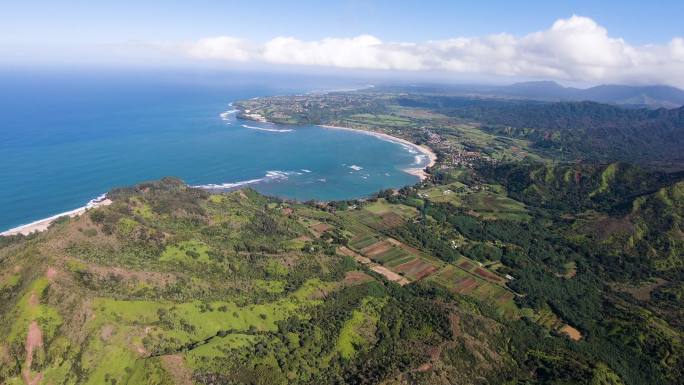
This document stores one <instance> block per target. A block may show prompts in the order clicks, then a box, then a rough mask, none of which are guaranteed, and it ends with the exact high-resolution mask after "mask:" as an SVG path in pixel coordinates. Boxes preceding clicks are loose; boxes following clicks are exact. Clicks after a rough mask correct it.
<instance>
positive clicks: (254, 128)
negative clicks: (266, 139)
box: [242, 124, 294, 132]
mask: <svg viewBox="0 0 684 385" xmlns="http://www.w3.org/2000/svg"><path fill="white" fill-rule="evenodd" d="M242 127H244V128H249V129H251V130H259V131H269V132H292V131H294V130H292V129H289V128H265V127H257V126H248V125H246V124H243V125H242Z"/></svg>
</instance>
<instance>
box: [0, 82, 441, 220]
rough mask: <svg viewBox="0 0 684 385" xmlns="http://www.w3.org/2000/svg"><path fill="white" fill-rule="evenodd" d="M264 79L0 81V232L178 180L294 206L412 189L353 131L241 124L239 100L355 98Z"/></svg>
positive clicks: (380, 144)
mask: <svg viewBox="0 0 684 385" xmlns="http://www.w3.org/2000/svg"><path fill="white" fill-rule="evenodd" d="M358 85H359V84H355V83H353V82H350V81H344V80H335V79H322V78H305V77H301V78H297V77H294V76H277V75H264V74H239V73H238V74H226V73H182V72H178V73H173V72H165V73H153V72H126V73H119V72H106V71H99V72H95V71H91V72H88V71H83V72H79V71H69V72H58V71H37V70H36V71H13V72H12V71H5V72H3V73H0V88H1V89H2V93H1V94H0V162H1V164H0V208H1V209H0V231H4V230H6V229H10V228H13V227H16V226H18V225H21V224H25V223H29V222H32V221H35V220H38V219H41V218H45V217H48V216H52V215H55V214H58V213H61V212H65V211H68V210H72V209H75V208H77V207H81V206H84V205H85V204H86V202H88V201H89V200H90V199H93V198H95V197H97V196H99V195H101V194H103V193H105V192H107V191H109V190H110V189H112V188H113V187H117V186H126V185H132V184H136V183H139V182H143V181H147V180H153V179H158V178H161V177H164V176H177V177H179V178H181V179H183V180H184V181H185V182H186V183H187V184H189V185H193V186H203V187H205V188H212V187H213V188H217V187H224V188H225V187H235V186H240V185H249V186H250V187H252V188H254V189H256V190H258V191H260V192H262V193H265V194H269V195H277V196H281V197H285V198H293V199H299V200H309V199H316V200H337V199H351V198H358V197H364V196H368V195H370V194H372V193H373V192H376V191H378V190H380V189H384V188H390V187H399V186H404V185H410V184H413V183H416V182H417V181H418V178H417V177H415V176H412V175H409V174H407V173H405V172H403V171H402V170H403V169H406V168H409V167H417V166H424V164H425V163H427V159H424V158H418V157H417V156H418V154H417V153H416V152H415V150H412V149H411V148H410V147H407V146H402V145H401V144H397V143H393V142H389V141H385V140H381V139H379V138H376V137H373V136H369V135H365V134H362V133H357V132H353V131H344V130H334V129H325V128H321V127H317V126H304V127H300V126H297V127H290V126H279V125H272V124H263V123H255V122H250V121H241V120H239V119H237V118H236V117H235V114H234V111H232V107H231V106H230V103H231V102H233V101H236V100H240V99H246V98H252V97H258V96H268V95H276V94H278V95H282V94H292V93H302V92H308V91H312V90H318V91H321V90H326V89H332V90H334V89H338V88H339V89H341V88H351V87H354V86H358Z"/></svg>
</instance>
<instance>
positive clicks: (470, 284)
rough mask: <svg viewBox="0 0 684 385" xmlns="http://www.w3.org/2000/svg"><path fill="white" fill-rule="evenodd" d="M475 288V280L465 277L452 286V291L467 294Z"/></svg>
mask: <svg viewBox="0 0 684 385" xmlns="http://www.w3.org/2000/svg"><path fill="white" fill-rule="evenodd" d="M476 287H477V280H475V278H472V277H465V278H463V279H462V280H460V281H459V282H457V283H456V285H455V286H454V291H455V292H456V293H459V294H462V293H469V292H471V291H473V290H474V289H475V288H476Z"/></svg>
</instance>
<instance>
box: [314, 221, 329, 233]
mask: <svg viewBox="0 0 684 385" xmlns="http://www.w3.org/2000/svg"><path fill="white" fill-rule="evenodd" d="M311 228H312V229H314V231H316V232H317V233H324V232H326V231H328V230H330V229H332V228H333V227H332V226H330V225H329V224H327V223H319V224H317V225H314V226H313V227H311Z"/></svg>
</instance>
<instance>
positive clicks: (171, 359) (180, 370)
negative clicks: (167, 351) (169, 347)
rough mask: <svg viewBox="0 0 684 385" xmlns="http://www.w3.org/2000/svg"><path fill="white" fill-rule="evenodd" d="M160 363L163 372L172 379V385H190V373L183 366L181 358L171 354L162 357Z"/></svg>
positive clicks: (183, 361)
mask: <svg viewBox="0 0 684 385" xmlns="http://www.w3.org/2000/svg"><path fill="white" fill-rule="evenodd" d="M161 363H162V366H163V367H164V370H166V372H167V373H168V374H169V375H170V376H171V377H173V379H174V383H176V384H180V385H192V384H193V382H192V371H190V369H188V367H187V365H185V360H184V359H183V356H181V355H179V354H173V355H169V356H162V357H161Z"/></svg>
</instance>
